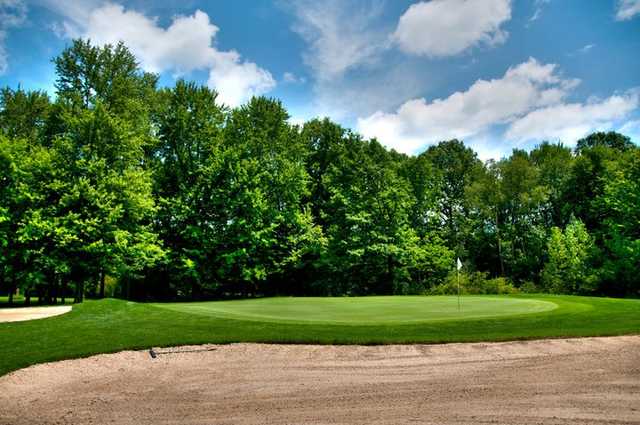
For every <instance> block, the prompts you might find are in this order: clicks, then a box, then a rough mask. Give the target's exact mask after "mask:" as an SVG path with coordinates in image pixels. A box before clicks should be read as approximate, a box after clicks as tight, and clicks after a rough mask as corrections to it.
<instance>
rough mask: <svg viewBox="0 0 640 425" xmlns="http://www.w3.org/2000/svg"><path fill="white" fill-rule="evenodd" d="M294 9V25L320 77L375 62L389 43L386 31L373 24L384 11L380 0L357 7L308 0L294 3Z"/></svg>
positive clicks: (332, 0)
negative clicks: (306, 46)
mask: <svg viewBox="0 0 640 425" xmlns="http://www.w3.org/2000/svg"><path fill="white" fill-rule="evenodd" d="M292 11H293V14H294V17H295V23H294V25H293V27H292V29H293V30H294V31H295V32H296V33H298V34H299V35H300V36H301V37H302V38H303V39H304V40H305V42H306V43H307V44H308V49H307V51H306V52H305V53H304V54H303V59H304V61H305V63H306V64H307V65H308V66H310V67H311V69H312V70H313V71H314V73H315V76H316V78H317V79H319V80H331V79H333V78H337V77H340V76H341V75H342V74H343V73H345V72H346V71H348V70H350V69H352V68H355V67H356V66H358V65H362V64H366V63H371V62H375V60H376V58H377V55H378V54H379V53H380V52H381V51H382V50H384V49H385V48H386V46H387V41H386V39H387V33H386V32H385V31H383V30H381V29H380V28H379V27H376V26H375V25H374V23H375V21H376V19H377V18H378V17H379V16H380V14H381V12H382V8H381V3H380V2H370V3H368V4H367V5H366V7H362V8H359V9H357V8H354V7H353V6H352V5H349V4H347V3H346V2H344V1H341V0H327V1H323V2H316V1H312V0H306V1H299V2H296V3H294V4H293V5H292Z"/></svg>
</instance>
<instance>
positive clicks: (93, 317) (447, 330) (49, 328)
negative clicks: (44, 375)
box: [0, 295, 640, 375]
mask: <svg viewBox="0 0 640 425" xmlns="http://www.w3.org/2000/svg"><path fill="white" fill-rule="evenodd" d="M376 298H377V297H376ZM403 298H404V297H394V298H393V299H395V300H397V301H399V302H402V299H403ZM479 298H481V297H479ZM488 298H491V299H495V298H497V297H495V296H491V297H488ZM502 298H503V299H505V300H509V301H511V300H514V299H515V300H534V301H535V300H537V301H546V302H551V303H554V304H556V305H557V306H558V307H557V308H555V309H553V310H548V311H542V312H536V313H531V314H516V315H512V316H498V317H491V318H489V317H484V318H467V319H463V320H460V319H458V318H453V319H449V320H436V321H422V322H417V323H408V324H398V323H393V324H389V323H388V324H380V323H379V324H375V325H354V324H330V325H328V324H327V323H322V322H317V323H313V322H308V321H307V322H295V321H291V320H288V321H286V320H283V321H278V320H276V321H258V320H255V318H254V319H252V320H237V319H231V318H230V317H218V316H215V315H214V314H212V313H211V312H208V313H206V314H202V312H200V313H198V314H192V313H186V312H184V311H176V310H175V305H173V308H172V306H171V305H166V306H158V305H152V304H139V303H133V302H126V301H120V300H113V299H108V300H102V301H87V302H85V303H83V304H81V305H77V306H74V308H73V311H72V312H71V313H68V314H65V315H62V316H57V317H52V318H48V319H42V320H34V321H29V322H14V323H0V375H3V374H5V373H8V372H10V371H12V370H15V369H19V368H22V367H25V366H29V365H32V364H35V363H42V362H47V361H54V360H61V359H67V358H77V357H84V356H89V355H92V354H97V353H108V352H116V351H120V350H124V349H142V348H147V347H150V346H170V345H182V344H201V343H230V342H278V343H321V344H330V343H334V344H389V343H418V342H419V343H442V342H462V341H502V340H510V339H530V338H547V337H572V336H596V335H621V334H636V333H640V300H619V299H610V298H589V297H573V296H552V295H518V296H505V297H502ZM272 300H273V301H272V302H275V303H277V302H279V301H278V300H281V299H278V298H275V299H272ZM350 300H363V301H364V302H365V303H367V302H368V301H367V300H368V298H363V299H355V298H354V299H350ZM238 302H239V303H241V302H243V301H238ZM354 302H355V301H354ZM462 302H463V306H464V305H465V303H467V302H469V297H463V300H462ZM194 305H195V304H194ZM183 306H184V309H185V310H188V304H184V305H183ZM463 308H464V307H463ZM382 313H383V312H382V311H379V312H378V313H377V314H380V315H381V314H382Z"/></svg>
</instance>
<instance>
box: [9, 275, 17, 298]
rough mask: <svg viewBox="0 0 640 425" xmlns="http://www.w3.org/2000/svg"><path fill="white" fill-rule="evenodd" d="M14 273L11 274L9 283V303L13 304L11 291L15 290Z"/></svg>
mask: <svg viewBox="0 0 640 425" xmlns="http://www.w3.org/2000/svg"><path fill="white" fill-rule="evenodd" d="M16 286H17V285H16V273H15V271H14V272H13V273H12V276H11V285H9V305H13V293H14V292H16Z"/></svg>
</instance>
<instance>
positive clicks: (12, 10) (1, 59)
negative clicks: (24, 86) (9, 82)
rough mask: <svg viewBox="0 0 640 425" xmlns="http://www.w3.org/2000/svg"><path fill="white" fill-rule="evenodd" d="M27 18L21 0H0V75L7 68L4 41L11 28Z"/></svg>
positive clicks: (7, 59) (7, 62)
mask: <svg viewBox="0 0 640 425" xmlns="http://www.w3.org/2000/svg"><path fill="white" fill-rule="evenodd" d="M26 19H27V7H26V5H25V4H24V2H23V1H22V0H0V75H2V74H4V73H5V72H7V69H8V68H9V57H8V54H7V49H6V47H5V42H6V39H7V33H8V31H9V30H10V29H11V28H15V27H18V26H20V25H22V24H23V23H24V22H25V21H26Z"/></svg>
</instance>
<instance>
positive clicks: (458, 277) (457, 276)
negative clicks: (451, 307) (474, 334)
mask: <svg viewBox="0 0 640 425" xmlns="http://www.w3.org/2000/svg"><path fill="white" fill-rule="evenodd" d="M456 278H457V280H458V311H460V270H456Z"/></svg>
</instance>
